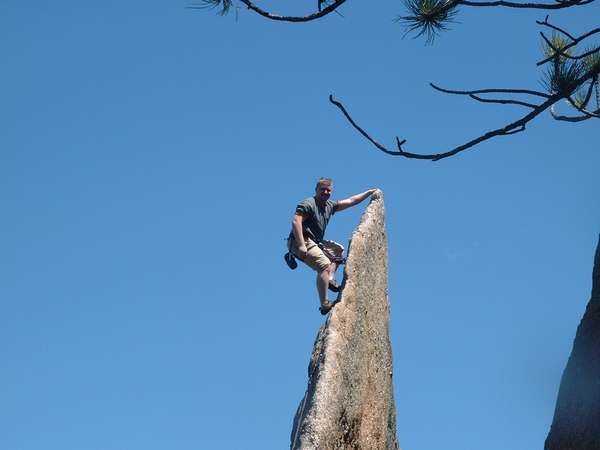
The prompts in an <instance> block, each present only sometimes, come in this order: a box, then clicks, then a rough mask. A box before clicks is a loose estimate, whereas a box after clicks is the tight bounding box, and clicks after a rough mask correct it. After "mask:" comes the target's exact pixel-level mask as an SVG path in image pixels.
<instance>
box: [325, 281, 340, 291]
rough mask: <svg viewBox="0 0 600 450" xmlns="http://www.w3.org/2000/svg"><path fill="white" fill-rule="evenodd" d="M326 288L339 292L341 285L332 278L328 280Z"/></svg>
mask: <svg viewBox="0 0 600 450" xmlns="http://www.w3.org/2000/svg"><path fill="white" fill-rule="evenodd" d="M328 288H329V290H330V291H331V292H340V291H341V290H342V287H341V286H340V285H339V284H338V282H337V281H335V280H333V279H332V280H329V286H328Z"/></svg>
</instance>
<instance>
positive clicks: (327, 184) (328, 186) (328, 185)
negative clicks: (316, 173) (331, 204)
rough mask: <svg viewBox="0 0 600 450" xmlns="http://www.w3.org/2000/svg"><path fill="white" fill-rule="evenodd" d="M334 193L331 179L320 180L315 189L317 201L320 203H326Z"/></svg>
mask: <svg viewBox="0 0 600 450" xmlns="http://www.w3.org/2000/svg"><path fill="white" fill-rule="evenodd" d="M332 192H333V180H332V179H331V178H319V180H318V181H317V186H316V187H315V199H316V200H317V201H318V202H319V203H325V202H326V201H327V200H329V197H331V193H332Z"/></svg>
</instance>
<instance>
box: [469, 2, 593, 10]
mask: <svg viewBox="0 0 600 450" xmlns="http://www.w3.org/2000/svg"><path fill="white" fill-rule="evenodd" d="M593 1H595V0H569V1H560V2H557V3H515V2H507V1H504V0H499V1H494V2H472V1H469V0H459V1H458V4H459V5H465V6H504V7H507V8H521V9H563V8H570V7H572V6H582V5H587V4H588V3H592V2H593Z"/></svg>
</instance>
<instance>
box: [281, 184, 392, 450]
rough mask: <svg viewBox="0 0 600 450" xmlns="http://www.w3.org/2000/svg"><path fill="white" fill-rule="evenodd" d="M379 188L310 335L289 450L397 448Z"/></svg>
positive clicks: (385, 242)
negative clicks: (336, 288) (332, 298)
mask: <svg viewBox="0 0 600 450" xmlns="http://www.w3.org/2000/svg"><path fill="white" fill-rule="evenodd" d="M387 265H388V258H387V239H386V235H385V224H384V206H383V196H382V194H381V192H377V193H375V194H374V195H373V197H372V199H371V203H370V204H369V206H368V207H367V210H366V211H365V213H364V214H363V216H362V218H361V221H360V224H359V225H358V227H357V229H356V230H355V231H354V233H353V234H352V239H351V242H350V248H349V250H348V260H347V263H346V268H345V271H344V281H343V290H342V292H341V293H340V302H339V303H338V304H337V305H336V306H335V307H334V308H333V310H332V312H331V313H330V315H329V318H328V320H327V321H326V323H325V324H324V325H323V326H322V327H321V329H320V330H319V333H318V335H317V337H316V340H315V345H314V349H313V352H312V357H311V360H310V364H309V367H308V378H309V379H308V388H307V390H306V394H305V395H304V398H303V399H302V401H301V402H300V405H299V407H298V410H297V412H296V416H295V418H294V425H293V429H292V434H291V448H292V450H313V449H314V450H335V449H340V450H341V449H344V450H351V449H354V450H398V449H399V446H398V442H397V439H396V408H395V405H394V396H393V386H392V349H391V345H390V340H389V331H388V329H389V303H388V289H387Z"/></svg>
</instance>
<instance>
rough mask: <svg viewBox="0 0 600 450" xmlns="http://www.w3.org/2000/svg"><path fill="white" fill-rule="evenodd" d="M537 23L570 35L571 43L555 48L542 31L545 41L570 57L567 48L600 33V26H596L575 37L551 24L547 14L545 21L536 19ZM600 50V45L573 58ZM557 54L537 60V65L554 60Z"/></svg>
mask: <svg viewBox="0 0 600 450" xmlns="http://www.w3.org/2000/svg"><path fill="white" fill-rule="evenodd" d="M536 23H537V24H539V25H544V26H547V27H549V28H551V29H553V30H558V31H560V32H561V33H564V34H565V36H568V37H569V38H570V39H571V41H572V42H571V43H570V44H568V45H565V46H564V47H563V48H561V49H557V48H555V47H554V46H553V45H552V44H551V43H550V42H549V41H548V39H547V38H546V36H544V34H543V33H541V32H540V34H541V35H542V38H544V40H545V41H546V43H547V44H548V45H549V46H550V48H552V50H554V51H555V52H556V53H558V54H559V55H560V56H564V57H570V56H569V55H567V54H566V53H565V52H566V50H568V49H570V48H571V47H574V46H575V45H577V44H579V43H580V42H581V41H583V40H584V39H587V38H589V37H590V36H592V35H594V34H597V33H600V28H594V29H593V30H590V31H588V32H587V33H584V34H582V35H581V36H579V37H577V38H575V37H573V36H571V35H570V34H568V33H566V32H565V31H564V30H561V29H560V28H558V27H557V26H555V25H552V24H550V23H549V22H548V16H546V19H544V21H543V22H540V21H536ZM598 50H600V47H598V48H596V49H594V50H592V51H590V52H587V53H586V54H585V55H581V56H579V57H578V58H572V59H580V58H583V57H585V56H589V55H591V54H593V53H596V52H597V51H598ZM555 56H556V55H550V56H548V57H547V58H545V59H542V60H541V61H539V62H537V63H536V65H537V66H541V65H542V64H546V63H547V62H549V61H552V59H553V58H554V57H555Z"/></svg>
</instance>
